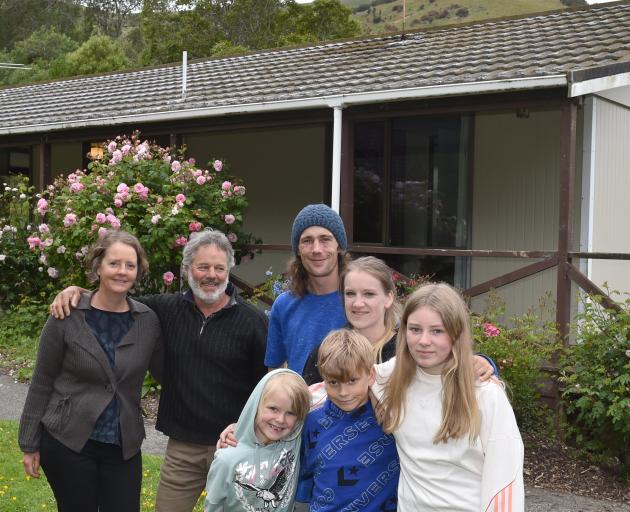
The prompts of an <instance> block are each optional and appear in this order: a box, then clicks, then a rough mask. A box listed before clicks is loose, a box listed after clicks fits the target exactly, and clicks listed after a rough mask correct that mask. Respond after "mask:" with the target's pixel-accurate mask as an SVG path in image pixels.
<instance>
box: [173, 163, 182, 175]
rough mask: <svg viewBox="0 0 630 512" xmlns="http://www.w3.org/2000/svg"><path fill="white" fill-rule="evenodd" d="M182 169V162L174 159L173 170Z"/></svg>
mask: <svg viewBox="0 0 630 512" xmlns="http://www.w3.org/2000/svg"><path fill="white" fill-rule="evenodd" d="M181 169H182V164H180V163H179V162H178V161H177V160H174V161H173V163H172V164H171V171H173V172H179V171H180V170H181Z"/></svg>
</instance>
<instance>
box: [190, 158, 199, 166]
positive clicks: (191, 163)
mask: <svg viewBox="0 0 630 512" xmlns="http://www.w3.org/2000/svg"><path fill="white" fill-rule="evenodd" d="M188 163H189V164H190V165H195V164H196V163H197V160H195V159H194V158H189V159H188Z"/></svg>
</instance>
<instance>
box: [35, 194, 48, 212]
mask: <svg viewBox="0 0 630 512" xmlns="http://www.w3.org/2000/svg"><path fill="white" fill-rule="evenodd" d="M47 210H48V201H46V199H44V198H43V197H42V198H41V199H40V200H39V201H37V213H39V214H40V215H44V214H45V213H46V211H47Z"/></svg>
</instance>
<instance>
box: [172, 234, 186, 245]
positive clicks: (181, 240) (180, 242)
mask: <svg viewBox="0 0 630 512" xmlns="http://www.w3.org/2000/svg"><path fill="white" fill-rule="evenodd" d="M187 243H188V240H186V237H185V236H178V237H177V238H176V239H175V245H179V246H180V247H184V245H186V244H187Z"/></svg>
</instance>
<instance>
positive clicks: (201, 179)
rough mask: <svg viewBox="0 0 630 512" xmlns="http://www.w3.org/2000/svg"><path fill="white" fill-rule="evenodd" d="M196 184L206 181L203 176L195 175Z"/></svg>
mask: <svg viewBox="0 0 630 512" xmlns="http://www.w3.org/2000/svg"><path fill="white" fill-rule="evenodd" d="M196 181H197V185H203V184H204V183H205V182H206V178H205V176H197V180H196Z"/></svg>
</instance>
